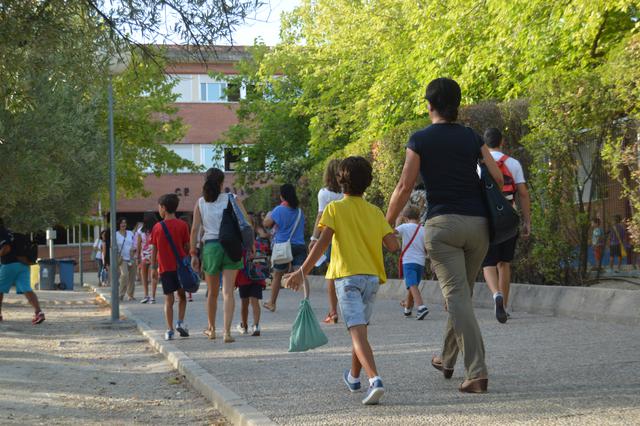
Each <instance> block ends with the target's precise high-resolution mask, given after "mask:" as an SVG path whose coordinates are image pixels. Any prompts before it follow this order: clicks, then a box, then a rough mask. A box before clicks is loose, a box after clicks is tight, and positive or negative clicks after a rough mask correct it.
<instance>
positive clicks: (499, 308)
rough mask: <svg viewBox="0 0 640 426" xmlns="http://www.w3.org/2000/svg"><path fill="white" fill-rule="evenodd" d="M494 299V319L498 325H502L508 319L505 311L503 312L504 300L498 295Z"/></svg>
mask: <svg viewBox="0 0 640 426" xmlns="http://www.w3.org/2000/svg"><path fill="white" fill-rule="evenodd" d="M494 299H495V302H496V319H497V320H498V322H499V323H501V324H504V323H505V322H507V319H508V315H507V311H505V310H504V299H503V298H502V295H500V294H499V295H497V296H496V297H495V298H494Z"/></svg>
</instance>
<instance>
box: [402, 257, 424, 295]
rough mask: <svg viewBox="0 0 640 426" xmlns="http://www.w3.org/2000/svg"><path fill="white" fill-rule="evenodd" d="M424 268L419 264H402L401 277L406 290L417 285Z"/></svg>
mask: <svg viewBox="0 0 640 426" xmlns="http://www.w3.org/2000/svg"><path fill="white" fill-rule="evenodd" d="M423 272H424V266H423V265H420V264H419V263H403V264H402V275H404V284H405V286H407V290H408V289H409V288H410V287H413V286H414V285H419V284H420V281H421V280H422V273H423Z"/></svg>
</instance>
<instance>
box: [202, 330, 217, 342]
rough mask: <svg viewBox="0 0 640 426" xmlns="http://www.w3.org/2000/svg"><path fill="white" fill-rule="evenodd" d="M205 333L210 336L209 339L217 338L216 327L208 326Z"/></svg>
mask: <svg viewBox="0 0 640 426" xmlns="http://www.w3.org/2000/svg"><path fill="white" fill-rule="evenodd" d="M203 333H204V335H205V336H207V337H208V338H209V340H213V339H215V338H216V329H215V328H207V329H205V330H204V331H203Z"/></svg>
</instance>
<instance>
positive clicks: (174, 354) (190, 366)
mask: <svg viewBox="0 0 640 426" xmlns="http://www.w3.org/2000/svg"><path fill="white" fill-rule="evenodd" d="M90 288H91V289H92V290H93V291H94V292H95V293H96V294H97V295H98V296H99V297H100V299H102V300H103V301H104V302H106V303H107V304H110V300H111V297H110V296H109V295H106V294H104V293H103V292H102V290H101V289H100V288H98V287H94V286H93V285H90ZM120 313H121V314H122V315H124V316H125V317H127V318H128V319H130V320H132V321H134V322H135V323H136V326H137V327H138V330H139V331H140V333H142V335H143V336H145V337H146V338H147V340H148V341H149V344H150V345H151V346H152V347H153V348H155V349H156V350H157V351H158V352H160V353H161V354H162V355H164V356H165V358H166V359H167V361H169V363H170V364H171V365H172V366H173V368H175V369H176V370H178V371H179V372H180V373H181V374H183V375H184V376H185V377H186V378H187V380H188V381H189V383H191V385H192V386H193V387H194V388H195V389H196V390H197V391H198V392H200V394H202V395H203V396H204V397H205V398H207V399H208V400H209V401H210V402H211V403H212V404H213V406H214V407H215V408H216V409H217V410H218V411H220V413H222V415H223V416H225V417H226V418H227V420H229V422H231V423H232V424H234V425H241V426H256V425H260V426H267V425H269V426H270V425H276V424H277V423H274V422H273V421H272V420H271V419H269V418H268V417H267V416H265V415H264V414H262V413H261V412H260V411H258V410H257V409H256V408H254V407H252V406H251V405H249V403H248V402H247V401H245V400H244V399H242V398H241V397H240V395H238V394H236V393H235V392H233V391H231V390H230V389H228V388H227V387H225V386H224V385H223V384H222V383H220V382H219V381H218V379H216V378H215V377H214V376H212V375H211V374H210V373H208V372H207V371H206V370H205V369H204V368H202V367H201V366H200V365H199V364H198V363H197V362H195V361H194V360H192V359H191V358H189V356H188V355H187V354H185V353H184V352H182V351H181V350H180V349H178V348H177V347H176V346H175V345H174V344H173V343H170V342H167V341H165V340H164V337H163V335H162V333H161V332H158V331H154V330H152V329H151V327H149V326H148V325H147V324H146V323H145V322H144V321H142V320H141V319H139V318H137V317H136V316H135V315H133V314H132V313H131V312H130V311H129V310H128V309H127V308H126V307H124V306H121V307H120Z"/></svg>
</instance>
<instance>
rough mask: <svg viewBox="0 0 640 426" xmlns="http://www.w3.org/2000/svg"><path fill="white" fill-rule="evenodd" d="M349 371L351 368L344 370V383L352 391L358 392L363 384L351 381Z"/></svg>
mask: <svg viewBox="0 0 640 426" xmlns="http://www.w3.org/2000/svg"><path fill="white" fill-rule="evenodd" d="M349 371H350V370H348V369H347V370H344V373H343V374H342V379H343V380H344V383H345V384H346V385H347V387H348V388H349V390H350V391H351V392H358V391H359V390H360V388H361V387H362V385H361V384H360V382H358V383H351V382H349Z"/></svg>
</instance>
